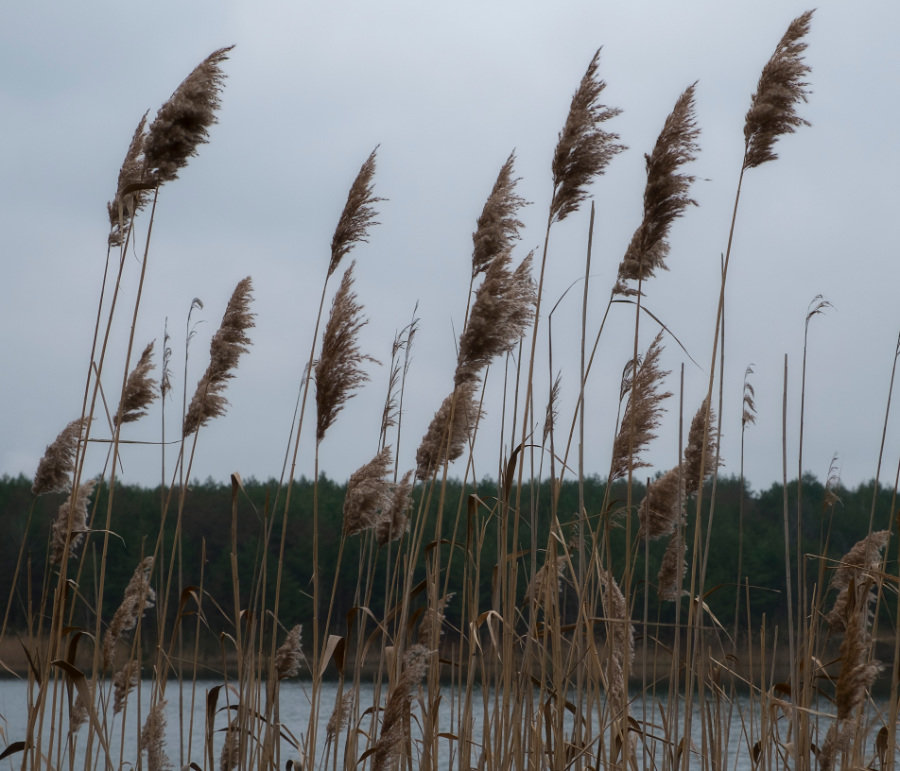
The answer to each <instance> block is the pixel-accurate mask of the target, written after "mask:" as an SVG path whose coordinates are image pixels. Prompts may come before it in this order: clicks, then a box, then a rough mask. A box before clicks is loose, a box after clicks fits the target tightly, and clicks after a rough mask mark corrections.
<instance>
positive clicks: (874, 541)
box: [825, 530, 890, 630]
mask: <svg viewBox="0 0 900 771" xmlns="http://www.w3.org/2000/svg"><path fill="white" fill-rule="evenodd" d="M889 539H890V531H888V530H879V531H877V532H874V533H871V534H869V535H867V536H866V537H865V538H863V539H862V540H860V541H857V542H856V543H855V544H854V545H853V548H852V549H850V551H848V552H847V553H846V554H845V555H844V556H843V558H842V559H841V564H840V566H839V567H838V568H837V569H835V571H834V573H833V575H832V576H831V584H830V586H831V588H832V589H837V590H838V596H837V597H836V598H835V601H834V605H833V606H832V608H831V610H830V611H829V612H828V613H827V614H826V616H825V620H826V621H827V622H828V625H829V626H830V627H831V629H832V630H839V629H846V628H848V627H847V624H848V618H849V615H848V614H849V613H850V612H851V611H852V609H853V603H854V598H853V597H852V596H851V592H850V588H851V586H852V585H856V586H860V585H863V584H866V582H869V584H868V585H869V586H871V585H872V584H871V582H872V581H878V573H879V570H880V568H881V552H882V551H884V548H885V546H887V542H888V540H889Z"/></svg>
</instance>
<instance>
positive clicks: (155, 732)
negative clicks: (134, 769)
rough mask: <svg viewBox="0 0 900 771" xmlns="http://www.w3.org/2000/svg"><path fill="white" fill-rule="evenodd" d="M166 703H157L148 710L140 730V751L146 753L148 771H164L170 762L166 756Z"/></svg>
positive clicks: (170, 765)
mask: <svg viewBox="0 0 900 771" xmlns="http://www.w3.org/2000/svg"><path fill="white" fill-rule="evenodd" d="M165 741H166V702H165V701H158V702H156V704H154V705H153V706H152V707H151V708H150V712H149V713H148V715H147V720H146V721H145V722H144V727H143V729H142V730H141V750H146V752H147V769H148V771H166V769H171V768H172V762H171V761H170V760H169V757H168V755H166V750H165Z"/></svg>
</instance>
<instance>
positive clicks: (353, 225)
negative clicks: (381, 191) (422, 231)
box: [328, 147, 384, 276]
mask: <svg viewBox="0 0 900 771" xmlns="http://www.w3.org/2000/svg"><path fill="white" fill-rule="evenodd" d="M377 151H378V148H377V147H376V148H375V149H374V150H372V152H371V153H370V154H369V157H368V158H367V159H366V162H365V163H363V165H362V167H361V168H360V170H359V173H358V174H357V175H356V179H355V180H353V184H352V185H351V186H350V192H349V193H348V195H347V203H346V204H344V211H343V212H342V213H341V218H340V219H339V220H338V224H337V227H336V228H335V231H334V236H332V238H331V262H330V263H329V264H328V275H329V276H330V275H331V274H332V273H334V272H335V271H336V270H337V267H338V265H339V264H340V262H341V260H342V259H343V257H344V256H345V255H346V254H347V253H348V252H349V251H350V250H351V249H352V248H353V247H354V246H355V245H356V244H358V243H360V242H366V241H367V240H368V235H369V228H370V227H372V225H377V224H378V223H377V222H375V219H374V218H375V216H376V214H377V212H376V211H375V209H374V207H373V204H375V203H378V202H379V201H381V200H384V199H382V198H377V197H376V196H374V195H373V194H372V193H373V191H374V187H373V185H372V177H373V176H374V175H375V153H376V152H377Z"/></svg>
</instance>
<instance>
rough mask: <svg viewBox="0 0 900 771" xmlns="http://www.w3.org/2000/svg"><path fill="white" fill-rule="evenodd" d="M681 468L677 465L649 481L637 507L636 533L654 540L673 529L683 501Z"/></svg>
mask: <svg viewBox="0 0 900 771" xmlns="http://www.w3.org/2000/svg"><path fill="white" fill-rule="evenodd" d="M682 472H683V469H680V468H678V467H677V466H676V467H675V468H673V469H670V470H669V471H667V472H666V473H665V474H663V475H662V476H661V477H660V478H659V479H657V480H656V481H654V482H651V483H650V486H649V487H648V488H647V494H646V495H645V496H644V499H643V500H642V501H641V505H640V507H639V508H638V518H639V519H640V521H641V526H640V530H639V531H638V535H640V536H641V537H642V538H649V539H650V540H655V539H656V538H662V537H663V536H664V535H669V534H670V533H672V532H673V531H674V530H675V527H676V526H677V525H678V521H679V519H680V518H681V510H682V504H683V501H684V484H683V481H682V479H683V474H682Z"/></svg>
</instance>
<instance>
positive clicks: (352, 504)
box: [344, 445, 392, 535]
mask: <svg viewBox="0 0 900 771" xmlns="http://www.w3.org/2000/svg"><path fill="white" fill-rule="evenodd" d="M391 463H392V461H391V448H390V446H389V445H388V446H386V447H384V448H382V450H381V451H380V452H379V453H378V454H377V455H376V456H375V457H374V458H372V460H370V461H369V462H368V463H366V464H365V465H363V466H360V467H359V468H358V469H357V470H356V471H354V472H353V473H352V474H351V475H350V480H349V481H348V482H347V492H346V494H345V495H344V535H355V534H356V533H360V532H362V531H363V530H368V529H369V528H373V527H375V526H376V525H377V524H378V521H379V519H380V518H381V516H382V515H383V513H384V512H385V511H386V510H387V509H388V507H389V506H390V505H391V502H392V495H391V492H392V491H391V484H390V482H389V481H388V480H387V479H386V478H385V476H386V475H387V473H388V472H389V471H390V468H391Z"/></svg>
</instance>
